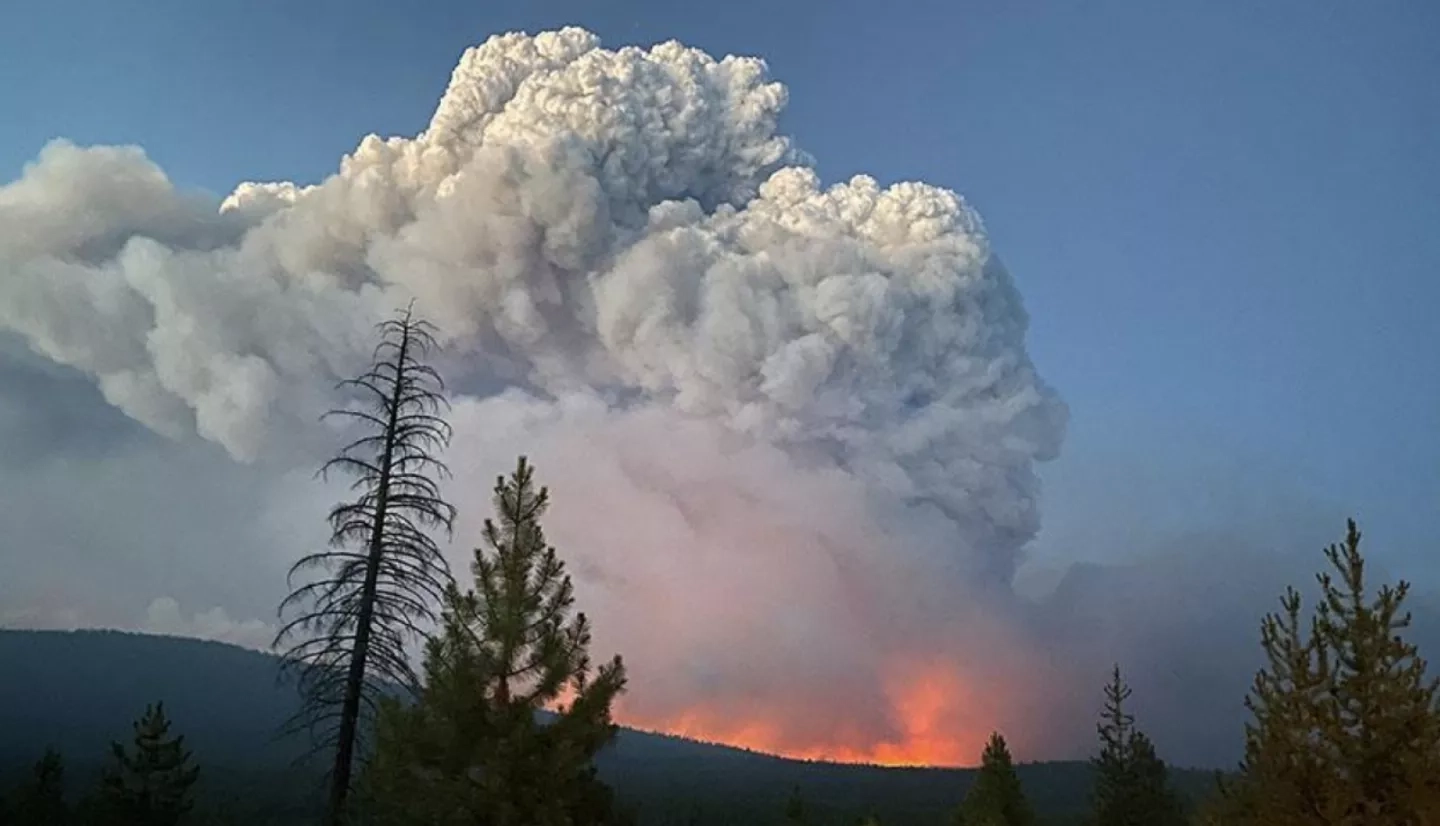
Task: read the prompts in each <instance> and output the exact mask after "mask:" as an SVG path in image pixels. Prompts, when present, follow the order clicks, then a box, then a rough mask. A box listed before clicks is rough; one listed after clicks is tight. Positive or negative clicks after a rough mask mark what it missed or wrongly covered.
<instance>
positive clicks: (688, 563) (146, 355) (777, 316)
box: [0, 28, 1066, 740]
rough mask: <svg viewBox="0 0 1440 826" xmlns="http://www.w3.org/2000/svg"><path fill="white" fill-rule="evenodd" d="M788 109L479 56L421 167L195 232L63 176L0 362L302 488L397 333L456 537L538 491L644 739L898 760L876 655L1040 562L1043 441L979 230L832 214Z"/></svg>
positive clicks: (964, 210)
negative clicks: (454, 517) (508, 494)
mask: <svg viewBox="0 0 1440 826" xmlns="http://www.w3.org/2000/svg"><path fill="white" fill-rule="evenodd" d="M785 102H786V93H785V89H784V88H783V87H782V86H780V85H779V84H777V83H773V82H770V81H769V80H767V78H766V74H765V67H764V64H763V63H762V62H761V61H759V60H754V59H748V58H734V57H727V58H725V59H724V60H720V61H716V60H714V59H712V58H710V57H709V56H707V55H705V54H704V53H702V52H699V51H696V50H693V49H688V48H685V47H683V46H681V45H680V44H678V43H666V44H662V45H659V46H656V47H654V48H653V49H649V50H642V49H637V48H624V49H620V50H618V51H607V50H604V49H602V48H600V46H599V43H598V41H597V39H596V38H595V37H594V36H593V35H591V34H590V33H588V32H585V31H582V30H579V29H573V28H571V29H565V30H563V31H559V32H550V33H545V34H540V35H538V36H534V37H531V36H526V35H520V34H509V35H504V36H500V37H495V38H492V39H490V40H489V41H488V42H486V43H485V44H484V45H481V46H479V47H476V48H474V49H471V50H469V51H468V52H467V53H466V54H465V56H464V57H463V59H462V60H461V62H460V64H459V66H458V67H457V68H456V70H455V72H454V75H453V77H452V79H451V83H450V87H449V89H448V90H447V91H446V93H445V96H444V98H443V99H442V101H441V103H440V105H439V108H438V109H437V111H436V113H435V116H434V118H433V120H432V121H431V124H430V126H429V128H428V129H427V130H426V131H425V132H424V133H422V134H421V135H419V136H418V137H416V138H413V139H410V138H389V139H381V138H378V137H375V136H370V137H367V138H366V139H365V140H364V141H362V142H361V144H360V146H359V148H358V149H356V151H355V152H354V153H353V154H351V155H349V156H347V157H346V158H345V159H344V160H343V161H342V162H341V165H340V169H339V171H338V172H337V173H336V174H334V175H333V176H331V177H329V178H328V179H326V180H325V181H323V182H322V183H320V184H318V185H315V186H306V187H301V186H296V185H294V184H289V183H279V184H243V185H241V186H240V187H238V188H237V189H236V190H235V192H234V193H233V194H232V195H230V196H229V197H228V198H227V199H225V201H224V203H223V205H221V207H220V208H219V209H216V207H215V205H214V204H213V203H209V202H206V201H205V200H203V199H199V198H196V197H192V196H189V195H187V194H184V193H182V192H179V191H177V190H176V189H175V188H174V187H173V186H172V185H171V184H170V182H169V181H168V180H167V179H166V177H165V176H164V174H163V173H162V172H161V171H160V170H159V169H157V168H156V167H155V166H154V165H153V164H152V163H150V162H149V161H148V160H147V159H146V158H145V156H144V155H143V154H142V153H141V152H140V151H139V150H137V149H132V148H110V147H102V148H77V147H75V146H72V145H69V144H66V143H63V142H57V143H55V144H52V145H50V146H48V147H47V148H46V149H45V150H44V151H43V153H42V154H41V156H40V158H39V159H38V160H37V161H36V162H35V163H34V164H32V165H31V166H30V167H28V168H27V169H26V170H25V172H24V174H23V176H22V177H21V179H20V180H18V181H17V182H15V183H12V184H10V185H8V186H5V187H3V188H0V331H4V330H10V331H14V332H16V333H19V334H20V335H21V336H23V337H24V338H25V339H26V340H28V342H29V343H30V345H31V346H32V347H33V348H34V349H35V350H36V351H38V352H40V353H42V354H44V355H46V356H48V357H49V358H50V359H53V360H54V361H57V362H61V363H64V364H67V365H71V366H74V367H76V368H78V369H80V370H82V371H85V372H86V373H89V374H91V375H93V376H94V377H95V378H96V380H97V381H98V383H99V386H100V387H101V389H102V391H103V392H104V394H105V397H106V399H108V400H109V401H110V402H111V403H112V404H114V405H115V406H117V407H119V408H120V409H122V410H124V411H125V412H126V413H127V414H129V415H130V416H132V417H133V418H135V419H137V420H139V421H140V422H142V423H144V424H145V425H147V426H149V427H150V428H152V429H154V430H156V431H159V432H161V433H165V434H168V435H171V436H175V437H180V436H182V435H183V434H185V433H187V432H192V431H193V432H196V433H198V434H199V435H200V436H202V437H204V438H206V439H209V440H212V441H214V442H217V443H219V444H220V445H223V446H224V448H225V449H226V450H227V451H228V452H229V453H230V454H231V455H232V456H233V457H234V458H236V459H239V460H250V459H254V458H257V457H271V456H279V455H300V456H304V457H306V459H307V461H308V459H309V458H311V457H313V455H315V454H316V453H318V452H320V451H323V450H325V449H326V448H327V447H329V446H330V445H331V440H330V439H329V438H328V437H327V435H326V434H325V433H323V432H322V431H319V430H318V428H317V426H316V425H315V424H314V422H315V417H316V415H317V414H318V413H319V412H321V411H322V410H323V409H325V408H326V407H328V406H332V405H333V404H334V403H335V401H336V399H335V398H334V397H333V395H332V390H331V388H332V386H333V384H334V382H335V380H337V379H339V378H342V377H344V376H347V375H349V374H351V373H353V372H354V371H355V370H356V369H357V368H358V367H359V366H360V365H362V364H363V362H364V360H365V359H366V358H367V357H368V354H369V352H370V348H371V346H372V344H373V342H372V340H371V329H372V325H373V324H374V323H375V322H376V321H378V320H379V319H380V318H382V317H383V316H385V315H387V314H389V313H390V312H392V311H393V310H394V309H395V308H397V307H400V306H403V305H404V304H406V303H407V302H408V301H409V300H411V299H414V300H415V302H416V307H417V309H418V310H419V311H420V312H422V313H423V314H424V315H426V316H427V317H429V318H430V319H431V320H433V321H435V322H436V323H437V324H438V325H439V327H440V328H441V331H442V333H443V336H444V339H445V343H446V352H445V355H444V357H443V358H444V360H445V364H444V365H443V366H444V369H445V371H446V373H447V375H448V376H449V377H450V378H451V379H452V384H453V385H455V387H456V388H458V391H459V393H460V396H459V398H458V399H457V402H458V409H457V411H456V417H455V423H456V426H457V430H458V433H457V441H456V446H455V451H454V452H453V455H452V457H451V459H452V464H454V465H455V466H456V468H457V471H458V475H459V477H460V478H459V480H458V481H457V484H456V485H455V486H454V487H453V488H452V489H451V494H452V498H454V499H456V500H457V504H459V505H460V506H461V507H462V510H464V511H465V512H466V514H467V518H468V519H478V518H479V517H481V516H483V515H484V513H483V511H484V508H485V506H486V504H487V502H488V496H487V492H488V485H489V482H490V481H491V479H492V477H493V476H494V475H496V474H498V473H501V472H503V471H505V470H506V469H507V468H508V465H509V463H510V462H511V461H513V458H514V455H515V454H516V453H519V452H528V453H531V454H532V455H533V456H535V458H537V459H538V460H540V461H541V467H540V470H541V473H542V476H543V477H544V481H547V482H549V483H550V484H551V485H552V487H554V488H555V489H556V495H557V505H556V515H555V519H556V521H557V523H558V526H557V527H556V528H553V529H552V533H554V534H556V538H557V539H558V540H559V544H560V545H561V549H562V552H563V553H565V554H566V555H567V556H569V557H573V558H574V559H575V561H576V565H577V568H578V569H579V570H580V572H581V573H582V574H583V575H584V576H585V577H587V578H588V581H590V582H591V585H590V586H587V587H590V588H591V589H592V590H591V591H590V592H589V598H590V599H591V600H592V601H593V602H594V603H595V608H594V610H593V611H592V613H593V614H594V615H595V617H596V621H597V623H598V624H599V628H600V633H601V636H602V642H604V643H606V644H610V645H612V647H617V648H620V649H621V650H622V651H624V652H625V653H627V654H628V655H629V658H630V660H631V661H632V667H633V670H634V672H635V677H634V691H633V696H632V701H631V702H632V703H633V704H634V706H635V707H636V708H637V709H639V710H640V711H641V712H642V713H643V711H644V709H643V707H644V705H645V703H646V702H651V703H653V704H654V706H655V707H657V708H659V707H662V706H663V707H666V708H667V710H666V712H665V713H666V714H667V715H669V717H672V718H673V717H674V714H671V713H670V710H669V708H670V707H673V709H675V710H677V711H676V713H679V712H678V710H679V709H681V707H683V706H684V705H685V704H686V703H687V702H690V701H691V700H694V701H696V702H700V701H705V702H719V700H717V698H716V695H718V694H721V693H724V692H726V691H727V690H730V688H727V686H728V687H732V688H733V693H732V694H731V695H730V696H731V698H732V699H733V700H734V702H736V703H740V704H741V705H742V706H743V704H744V703H745V702H750V701H756V702H760V701H764V700H766V699H767V698H768V699H777V698H780V697H782V696H784V697H789V698H791V699H796V700H800V701H803V699H804V696H805V685H806V684H809V685H812V686H813V688H812V689H811V690H812V691H826V692H829V693H831V694H836V693H837V692H840V689H837V685H841V684H843V685H848V686H851V687H852V688H853V691H851V692H850V693H849V694H848V695H847V696H846V699H848V700H852V701H857V702H870V701H872V700H873V701H875V702H874V703H872V705H871V706H866V708H867V710H866V711H865V712H864V715H870V718H871V719H869V720H868V721H857V722H856V723H855V725H856V726H859V727H861V728H866V727H867V726H868V728H867V729H866V730H867V731H869V732H870V735H871V736H872V739H876V738H879V739H883V738H885V737H891V738H892V739H893V738H896V737H901V736H904V732H899V733H897V726H898V725H899V724H898V723H897V722H896V719H895V717H896V714H898V713H899V712H895V711H894V709H892V708H889V707H888V706H887V705H886V703H887V702H891V704H892V705H893V697H891V700H888V701H887V700H886V697H889V696H890V695H891V693H892V692H891V689H890V688H889V687H888V684H889V683H888V681H890V680H892V679H893V673H892V671H893V669H894V668H895V667H897V666H896V663H895V662H894V656H893V655H894V653H895V651H896V650H897V648H901V647H904V646H906V645H910V646H915V647H923V646H925V645H932V644H939V643H938V642H936V640H937V639H943V638H953V637H954V636H956V635H964V634H966V633H969V634H971V635H979V634H980V630H979V628H980V626H979V625H977V624H976V623H977V622H978V620H976V618H975V616H974V614H975V613H976V612H975V611H973V610H971V609H969V608H966V607H964V604H965V603H967V602H973V601H974V600H975V599H978V598H979V597H977V596H975V595H976V594H977V593H979V590H980V589H977V588H974V587H971V585H972V584H973V583H974V582H976V581H977V579H978V578H982V577H983V578H985V579H986V580H999V581H1002V582H1003V581H1005V580H1006V579H1007V578H1008V576H1009V574H1010V573H1011V572H1012V571H1013V567H1014V564H1015V557H1016V554H1017V552H1018V551H1019V549H1020V548H1021V546H1022V545H1023V544H1024V543H1025V542H1026V541H1027V540H1028V539H1029V538H1030V537H1031V536H1032V535H1033V534H1034V532H1035V531H1036V529H1037V525H1038V514H1037V505H1036V481H1035V476H1034V471H1033V465H1034V463H1035V462H1036V461H1037V460H1044V459H1047V458H1050V457H1052V456H1053V455H1054V454H1055V453H1056V451H1057V450H1058V448H1059V445H1060V442H1061V439H1062V435H1063V430H1064V423H1065V417H1066V413H1065V409H1064V407H1063V405H1062V404H1061V403H1060V402H1059V401H1058V399H1057V398H1056V396H1055V395H1054V394H1053V393H1052V392H1051V391H1050V390H1049V389H1048V388H1047V387H1046V386H1045V385H1044V383H1043V382H1042V381H1041V380H1040V379H1039V377H1038V376H1037V375H1036V373H1035V371H1034V369H1033V368H1032V366H1031V364H1030V361H1029V359H1028V357H1027V355H1026V352H1025V343H1024V336H1025V330H1026V323H1027V319H1026V316H1025V313H1024V310H1023V308H1022V306H1021V302H1020V298H1019V295H1018V294H1017V292H1016V290H1015V288H1014V286H1013V285H1012V283H1011V280H1010V278H1009V276H1008V275H1007V273H1006V272H1005V270H1004V269H1003V267H1002V266H1001V265H1000V263H999V262H998V260H997V259H996V258H995V257H994V256H993V254H992V253H991V251H990V249H989V245H988V242H987V240H986V237H985V235H984V232H983V229H982V227H981V224H980V221H979V219H978V217H977V216H976V215H975V214H974V213H973V212H972V211H971V210H970V209H969V208H968V207H967V206H966V205H965V203H964V202H963V201H962V200H961V199H960V198H959V197H958V196H957V195H956V194H954V193H953V192H950V191H948V190H945V189H940V188H936V187H933V186H928V185H925V184H918V183H906V184H899V185H896V186H893V187H889V188H882V187H880V186H879V185H878V184H877V183H876V182H875V181H874V180H873V179H871V178H867V177H857V178H854V179H852V180H851V181H849V182H848V183H843V184H839V185H836V186H833V187H830V188H828V189H826V188H822V187H821V185H820V181H819V179H818V176H817V175H816V173H815V172H814V171H813V169H812V168H811V167H810V166H809V165H808V159H807V158H806V157H805V156H804V155H803V154H802V153H801V152H799V151H798V150H797V149H796V148H795V147H793V146H792V145H791V144H790V142H789V141H788V139H786V138H785V137H783V136H782V135H780V134H779V133H778V130H777V122H778V119H779V116H780V114H781V111H782V109H783V107H784V105H785ZM297 448H299V449H300V452H299V453H294V451H296V449H297ZM319 518H320V514H319V513H317V514H316V519H319ZM471 536H473V534H471V533H466V532H465V531H464V530H462V532H461V533H460V535H459V538H460V539H461V540H462V542H461V547H462V548H463V547H465V545H467V544H468V542H469V541H470V537H471ZM459 558H461V555H459V554H457V559H459ZM586 598H587V593H586V592H585V591H583V590H582V595H581V599H582V600H585V599H586ZM607 622H608V623H609V624H610V625H609V627H610V629H612V630H610V631H608V632H607V630H606V623H607ZM661 632H664V633H663V634H662V633H661ZM947 645H948V648H947V649H946V650H948V651H954V652H957V653H958V652H959V651H960V650H961V649H960V648H958V647H957V646H956V644H955V643H954V642H953V639H952V641H951V642H950V643H947ZM961 665H963V664H962V663H957V667H959V666H961ZM786 668H788V669H789V671H788V672H786V673H789V674H791V675H795V676H793V677H785V676H783V675H779V673H780V672H784V671H785V669H786ZM742 675H743V676H742ZM817 680H818V681H819V682H818V683H817V682H816V681H817ZM791 682H793V683H795V684H790V683H791ZM842 693H843V692H842ZM777 701H778V699H777ZM803 706H804V703H803V702H798V703H796V709H795V711H794V714H795V715H797V722H796V723H795V726H797V727H802V728H803V727H804V726H807V725H810V723H806V722H803V721H799V720H798V716H799V715H803V713H804V709H803ZM871 707H873V708H875V709H876V710H875V711H873V712H872V711H869V710H868V709H869V708H871ZM851 713H852V714H854V713H855V711H854V706H853V704H852V708H851ZM812 722H813V721H812ZM821 734H823V732H819V733H817V734H816V736H820V735H821ZM795 736H796V737H797V738H799V737H800V728H796V729H795ZM802 739H803V738H802ZM812 740H813V738H812Z"/></svg>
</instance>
